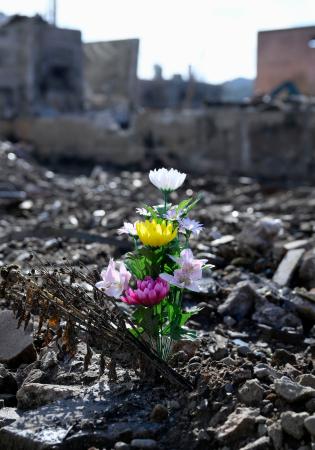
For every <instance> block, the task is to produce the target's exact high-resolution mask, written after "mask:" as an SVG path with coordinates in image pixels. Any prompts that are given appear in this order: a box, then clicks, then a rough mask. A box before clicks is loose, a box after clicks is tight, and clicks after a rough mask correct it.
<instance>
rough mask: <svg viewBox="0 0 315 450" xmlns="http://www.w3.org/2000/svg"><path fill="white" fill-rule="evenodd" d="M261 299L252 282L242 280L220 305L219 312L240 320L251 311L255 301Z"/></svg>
mask: <svg viewBox="0 0 315 450" xmlns="http://www.w3.org/2000/svg"><path fill="white" fill-rule="evenodd" d="M260 299H261V297H260V296H259V295H258V293H257V292H256V291H255V288H254V286H253V285H252V284H251V283H250V282H248V281H241V282H240V283H237V285H236V286H235V287H234V289H233V290H232V292H231V293H230V295H229V296H228V298H227V299H226V300H225V302H224V303H223V304H222V305H220V306H219V307H218V312H219V313H220V314H222V315H224V316H231V317H233V318H234V319H237V320H240V319H243V318H244V317H246V316H247V315H248V314H249V313H250V312H251V310H252V309H253V308H254V304H255V302H256V301H257V300H260ZM261 300H262V299H261Z"/></svg>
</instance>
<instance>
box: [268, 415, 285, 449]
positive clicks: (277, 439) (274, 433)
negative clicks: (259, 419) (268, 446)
mask: <svg viewBox="0 0 315 450" xmlns="http://www.w3.org/2000/svg"><path fill="white" fill-rule="evenodd" d="M268 434H269V436H270V439H271V441H272V443H273V446H274V448H275V450H283V445H282V443H283V433H282V427H281V424H280V422H274V423H273V424H272V425H270V427H269V428H268Z"/></svg>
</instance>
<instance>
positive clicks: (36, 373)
mask: <svg viewBox="0 0 315 450" xmlns="http://www.w3.org/2000/svg"><path fill="white" fill-rule="evenodd" d="M45 381H47V375H46V374H45V373H44V372H43V371H42V370H40V369H32V370H31V371H30V372H29V374H28V375H27V377H26V378H25V380H24V381H23V384H24V385H25V384H31V383H44V382H45Z"/></svg>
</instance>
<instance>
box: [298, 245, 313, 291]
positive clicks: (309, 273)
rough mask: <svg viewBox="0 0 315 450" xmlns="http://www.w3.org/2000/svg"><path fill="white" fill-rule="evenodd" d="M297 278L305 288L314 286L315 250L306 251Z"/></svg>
mask: <svg viewBox="0 0 315 450" xmlns="http://www.w3.org/2000/svg"><path fill="white" fill-rule="evenodd" d="M299 278H300V280H301V283H300V284H299V286H304V287H305V288H306V289H313V288H315V250H314V249H313V250H310V251H308V252H307V253H306V254H305V255H304V257H303V261H302V264H301V267H300V270H299Z"/></svg>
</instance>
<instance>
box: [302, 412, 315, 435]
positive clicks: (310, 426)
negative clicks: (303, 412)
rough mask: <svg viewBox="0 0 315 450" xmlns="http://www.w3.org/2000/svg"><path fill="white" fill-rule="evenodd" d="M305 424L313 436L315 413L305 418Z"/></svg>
mask: <svg viewBox="0 0 315 450" xmlns="http://www.w3.org/2000/svg"><path fill="white" fill-rule="evenodd" d="M304 426H305V428H306V429H307V431H308V432H309V433H310V434H311V435H312V436H315V415H313V416H310V417H307V418H306V419H305V420H304Z"/></svg>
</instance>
